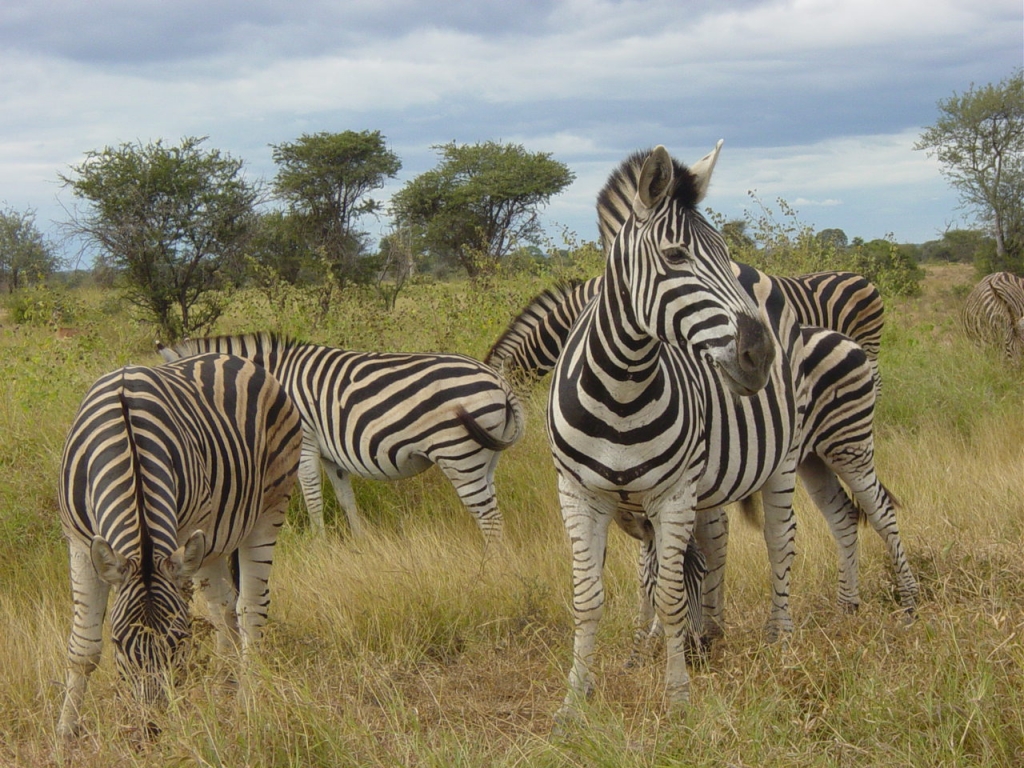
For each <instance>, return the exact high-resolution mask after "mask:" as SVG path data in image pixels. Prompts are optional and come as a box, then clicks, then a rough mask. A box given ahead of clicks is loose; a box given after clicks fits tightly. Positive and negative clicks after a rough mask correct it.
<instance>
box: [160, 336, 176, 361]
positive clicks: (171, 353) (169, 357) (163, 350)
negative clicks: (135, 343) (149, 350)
mask: <svg viewBox="0 0 1024 768" xmlns="http://www.w3.org/2000/svg"><path fill="white" fill-rule="evenodd" d="M156 351H157V352H159V353H160V357H162V358H163V359H164V362H165V363H171V362H174V361H175V360H178V359H180V358H181V355H180V354H178V353H177V352H176V351H175V350H174V349H173V348H171V347H168V346H166V345H165V344H164V343H163V342H162V341H160V339H157V340H156Z"/></svg>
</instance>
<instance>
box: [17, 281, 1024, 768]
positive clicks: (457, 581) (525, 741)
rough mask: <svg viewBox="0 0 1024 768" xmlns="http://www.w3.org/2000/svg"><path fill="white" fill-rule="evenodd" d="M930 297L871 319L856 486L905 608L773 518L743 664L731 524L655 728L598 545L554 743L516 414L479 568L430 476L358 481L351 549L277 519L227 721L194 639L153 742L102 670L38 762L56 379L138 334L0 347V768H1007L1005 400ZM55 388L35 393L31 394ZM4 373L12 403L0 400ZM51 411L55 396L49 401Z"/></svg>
mask: <svg viewBox="0 0 1024 768" xmlns="http://www.w3.org/2000/svg"><path fill="white" fill-rule="evenodd" d="M951 274H952V270H948V271H942V274H941V275H940V277H941V280H939V279H938V278H936V280H937V281H938V282H936V283H932V282H931V281H930V282H929V284H928V291H926V294H925V296H924V297H922V298H921V299H917V300H915V301H914V302H912V303H909V304H901V305H899V306H893V307H891V308H890V313H889V322H890V326H892V327H893V330H892V332H891V337H890V338H889V341H890V344H888V345H883V346H884V347H885V351H884V353H883V360H882V364H883V374H884V375H885V376H886V384H885V387H886V389H885V390H884V392H883V404H882V408H881V411H882V416H880V418H882V417H885V419H886V420H885V421H883V423H881V424H880V425H879V445H878V449H879V456H878V465H879V471H880V473H881V475H882V479H883V480H884V481H885V483H886V484H887V485H888V486H889V487H890V488H892V489H893V491H895V492H896V494H897V495H898V496H899V497H900V499H901V501H902V509H901V512H900V514H901V517H900V525H901V530H902V532H903V538H904V543H905V545H906V548H907V550H908V553H909V555H910V557H911V561H912V564H913V567H914V569H915V572H916V574H917V576H918V578H919V580H920V582H921V586H922V599H921V607H920V612H919V616H918V618H917V620H916V621H915V622H914V623H912V624H910V625H905V624H904V623H903V622H902V621H901V620H900V618H899V616H898V613H897V609H898V605H897V603H896V601H895V599H894V596H893V594H892V592H893V590H892V581H891V578H890V575H889V567H888V563H887V559H886V556H885V554H884V552H883V550H882V546H881V542H880V540H879V539H878V537H877V536H875V535H874V534H873V533H872V532H871V531H870V530H868V529H862V537H861V541H862V557H861V583H862V598H863V605H862V609H861V611H860V613H859V614H858V615H855V616H847V615H843V614H841V613H840V612H839V611H838V610H837V608H836V607H835V590H836V572H835V571H836V569H835V553H834V545H833V543H832V541H831V538H830V536H829V534H828V532H827V530H826V528H825V525H824V523H823V521H822V520H821V519H820V515H818V514H817V512H816V511H814V510H813V509H812V508H810V507H809V506H808V503H807V500H806V498H804V497H803V496H800V497H799V498H798V505H799V510H798V514H799V520H800V526H801V527H800V530H799V534H798V536H799V538H798V546H799V552H800V554H799V556H798V559H797V561H796V567H795V570H794V577H793V611H794V617H795V619H796V621H797V629H796V631H795V632H794V634H793V636H792V637H791V638H790V639H789V640H788V642H787V643H785V644H777V645H771V644H767V643H765V642H764V638H763V634H762V625H763V621H764V619H765V618H766V615H767V609H768V593H769V592H768V590H769V587H768V571H767V563H766V558H765V555H764V543H763V541H762V540H761V536H760V533H759V532H758V531H755V530H753V529H750V528H748V527H745V526H744V525H742V524H740V523H739V522H737V524H735V525H734V526H733V536H732V539H731V541H730V555H729V566H728V581H727V584H728V593H727V594H728V597H727V622H728V626H727V635H726V638H725V640H724V641H723V642H721V643H720V644H719V645H718V646H717V647H716V648H715V650H714V651H713V653H712V656H711V658H710V660H709V662H708V664H707V666H706V667H703V668H698V669H695V670H693V677H694V681H693V701H692V706H691V707H690V709H689V711H688V713H687V714H686V715H685V716H684V717H683V718H681V719H671V718H668V717H667V716H666V714H665V709H664V707H663V702H662V698H661V696H662V691H661V672H662V669H661V664H660V660H658V659H654V660H651V661H650V662H649V663H647V664H645V665H643V666H641V667H639V668H632V669H629V670H628V671H627V670H625V669H624V668H623V662H624V661H625V659H626V658H627V656H628V655H629V651H630V648H631V633H632V630H633V616H634V612H635V590H636V588H635V583H634V581H635V568H634V549H633V546H632V545H631V543H630V542H629V541H627V539H626V537H625V536H623V535H613V536H612V537H611V538H612V541H611V546H610V551H609V556H608V565H607V574H608V589H609V602H608V606H607V610H606V614H605V620H604V623H603V624H602V628H601V633H600V644H599V649H598V658H597V674H598V689H597V691H596V694H595V696H594V699H593V700H592V701H591V703H590V704H589V706H588V708H587V712H586V715H585V720H584V722H583V723H582V724H581V725H580V727H579V728H576V729H573V730H572V731H571V732H570V733H568V734H565V735H563V736H561V737H559V738H555V737H552V735H551V726H552V720H551V717H552V714H553V713H554V711H555V709H556V708H557V706H558V704H559V702H560V700H561V697H562V695H563V694H564V689H565V675H566V672H567V669H568V664H569V660H570V655H571V619H570V616H569V610H568V602H569V562H568V548H567V545H566V542H565V539H564V533H563V532H562V530H561V523H560V519H559V514H558V507H557V498H556V494H555V486H554V476H553V471H552V469H551V464H550V460H549V459H548V456H547V447H546V440H545V437H544V434H543V426H542V425H543V405H544V397H543V392H542V391H537V392H535V393H534V394H533V396H532V397H531V398H530V400H529V403H528V410H529V419H530V422H529V433H528V436H527V438H526V439H525V441H524V443H522V444H520V445H518V446H516V447H515V448H514V449H512V451H510V452H509V454H508V455H507V456H505V457H504V458H503V460H502V463H501V465H500V467H499V477H498V483H499V494H500V499H501V503H502V508H503V510H504V512H505V514H506V520H507V530H508V543H507V546H506V547H505V548H504V549H503V550H502V551H500V552H485V551H484V549H483V547H482V545H481V543H480V538H479V534H478V533H477V531H476V529H475V527H474V526H473V524H472V522H471V521H470V520H469V518H468V516H467V515H466V514H465V512H464V511H463V510H462V509H461V507H460V506H459V504H458V501H457V499H456V497H455V495H454V493H453V492H452V491H451V488H450V487H449V486H448V485H447V483H446V482H445V481H444V479H443V478H442V477H441V476H440V475H439V474H438V473H437V472H430V473H427V474H425V475H422V476H420V477H417V478H414V479H411V480H408V481H403V482H401V483H395V484H390V485H384V484H375V483H360V484H358V485H357V494H358V496H359V499H360V502H361V504H362V505H363V507H364V509H365V510H366V511H367V515H368V517H370V518H371V519H372V520H373V521H374V522H375V527H374V533H373V534H372V535H370V536H369V537H368V538H367V539H366V540H365V541H362V542H359V543H358V544H357V543H353V542H351V541H349V540H348V539H347V537H346V535H345V531H344V525H343V523H340V522H335V523H334V525H333V527H332V528H331V530H330V532H329V535H328V536H327V537H326V538H324V539H317V538H315V537H314V536H313V535H312V534H310V533H309V532H308V530H307V529H306V527H305V525H304V522H303V519H302V515H301V512H300V510H299V508H298V505H297V504H296V505H293V510H292V513H293V514H292V523H293V524H292V525H290V526H289V527H288V528H286V530H285V532H284V535H283V538H282V541H281V543H280V547H279V551H278V557H277V560H276V563H275V571H274V576H273V579H274V582H273V583H274V602H273V604H272V607H271V624H270V628H269V632H268V634H267V637H266V639H265V642H264V643H263V644H262V647H261V648H260V650H259V653H258V655H257V657H256V658H255V659H254V660H253V662H252V664H251V665H250V666H249V668H248V669H247V670H246V677H245V679H246V680H247V681H248V688H249V690H250V692H251V695H250V696H249V697H248V699H246V700H244V701H242V700H240V699H239V698H238V697H237V695H236V693H235V692H234V689H233V688H232V687H231V686H230V685H228V684H226V682H225V680H226V679H227V677H228V675H229V673H231V672H232V671H234V672H235V673H237V672H238V670H237V669H234V667H235V664H234V662H233V660H230V659H218V658H214V657H212V645H213V644H212V641H211V639H210V638H209V637H208V635H207V633H206V632H205V631H203V627H204V625H203V624H202V623H201V622H200V623H199V624H198V627H199V629H200V631H198V632H197V636H196V641H195V654H194V659H193V663H192V666H191V674H190V675H189V677H188V679H187V680H186V681H185V682H184V684H182V685H180V686H179V687H178V688H177V689H176V690H175V692H174V698H173V700H172V703H171V705H170V706H169V707H168V709H167V710H166V711H164V712H161V713H156V714H154V715H153V717H154V718H155V720H156V721H157V723H158V724H159V725H160V727H161V729H162V732H161V735H160V736H159V737H158V738H156V739H153V740H149V741H141V740H140V739H139V736H138V729H137V727H136V722H137V719H138V714H137V713H134V712H133V711H132V708H131V706H130V705H129V703H127V702H125V701H124V700H122V699H121V698H120V697H119V695H118V692H119V691H120V690H121V686H120V685H119V682H118V681H117V679H116V674H115V673H114V671H113V665H112V664H111V663H110V661H111V660H110V658H109V654H107V655H106V656H105V658H104V662H103V664H102V665H101V668H100V669H99V670H98V671H97V673H96V674H95V675H94V676H93V680H92V681H91V683H90V688H89V694H88V697H87V701H86V706H87V711H86V713H85V724H86V726H87V729H88V733H87V735H86V736H84V737H83V738H82V739H81V740H80V741H79V742H78V743H76V744H75V745H73V746H71V747H65V746H64V745H61V744H59V743H57V740H56V736H55V727H54V724H55V722H56V717H57V710H58V708H59V704H60V697H61V684H60V680H61V677H62V674H63V673H62V670H63V666H64V661H63V647H64V643H65V641H66V633H67V629H68V624H69V620H70V603H69V600H68V594H67V592H68V587H67V575H66V554H65V552H64V550H63V545H62V544H61V542H60V540H59V533H58V530H57V518H56V512H55V511H54V508H53V500H54V490H53V485H52V478H53V477H54V476H55V472H56V466H57V461H58V460H59V449H60V441H61V439H62V437H63V429H64V428H66V427H64V426H63V425H66V423H67V422H68V421H69V420H70V416H71V411H73V409H74V406H75V405H76V404H77V398H78V397H80V393H81V392H82V391H84V386H85V384H83V383H82V382H88V381H90V380H91V378H92V377H94V376H95V375H96V374H98V373H99V372H101V371H103V370H106V369H108V368H110V367H112V366H113V365H116V364H120V363H121V362H123V360H124V359H125V358H126V357H133V358H134V359H136V360H140V361H142V360H145V359H148V357H147V355H148V354H149V353H148V351H147V349H146V343H147V342H146V341H145V334H144V332H143V331H141V330H140V331H139V332H138V334H135V333H133V332H127V331H124V330H123V329H122V330H121V331H118V334H119V336H118V338H116V339H113V340H108V341H105V342H104V343H99V341H100V340H103V339H106V338H107V337H105V336H103V334H104V333H105V331H104V330H98V331H95V332H94V336H95V338H96V341H94V342H89V338H90V337H89V335H88V334H86V335H84V338H83V336H76V337H74V338H69V339H65V340H61V341H60V342H59V343H60V344H62V345H65V346H62V347H60V348H57V347H56V346H52V347H50V346H47V345H49V344H54V345H55V344H56V342H51V341H47V342H46V343H45V344H43V343H42V342H39V340H38V338H36V337H31V338H21V337H19V338H14V337H12V336H11V335H10V334H9V332H8V335H6V336H4V337H2V338H0V350H3V351H2V353H0V366H4V367H6V372H7V374H8V377H7V378H5V379H4V381H6V382H8V383H7V385H6V386H7V388H8V393H7V394H8V397H7V399H6V400H5V401H4V403H0V421H2V424H3V426H4V427H5V428H6V429H7V430H8V431H7V432H5V433H0V465H2V466H4V467H5V468H6V469H7V470H8V472H7V473H6V476H5V477H3V478H0V503H2V505H3V506H2V507H0V523H2V526H0V542H2V543H3V544H5V545H6V546H5V548H4V558H0V766H6V765H19V766H20V765H26V766H36V765H40V766H46V765H54V766H60V765H80V766H110V765H161V766H163V765H171V766H175V765H189V766H191V765H209V766H221V765H224V766H243V765H245V766H293V765H294V766H300V765H301V766H339V765H369V766H376V765H380V766H394V765H410V766H449V765H454V766H482V765H495V766H661V765H708V766H760V765H787V766H789V765H794V766H819V765H821V766H850V765H864V766H868V765H871V766H877V765H884V766H962V765H991V766H999V765H1014V764H1016V765H1020V764H1022V763H1024V673H1022V671H1021V670H1022V669H1024V651H1022V648H1024V646H1022V644H1021V636H1022V633H1024V610H1022V607H1024V558H1022V557H1021V551H1022V545H1024V447H1022V441H1021V439H1020V435H1021V430H1020V425H1021V417H1022V411H1021V403H1022V400H1024V386H1022V385H1021V383H1020V381H1019V380H1015V379H1014V378H1013V375H1011V374H1007V373H1006V372H1005V371H1001V370H1000V369H999V368H998V366H997V364H996V363H991V362H990V360H989V358H988V357H987V356H986V355H985V354H984V353H977V352H974V351H971V350H969V349H965V348H964V346H963V345H962V343H961V341H959V340H958V339H957V337H956V335H955V332H954V331H953V329H952V327H951V326H950V325H949V324H948V322H947V321H948V315H949V313H950V300H944V299H943V298H942V296H943V294H942V291H949V292H952V291H953V290H954V289H953V288H952V286H953V285H955V284H956V283H957V281H961V280H969V279H970V278H969V276H967V277H964V276H960V275H954V276H952V277H951V276H950V275H951ZM950 295H952V294H950ZM90 343H92V344H93V346H92V347H88V346H86V345H87V344H90ZM68 350H72V351H71V352H69V351H68ZM936 356H938V358H937V357H936ZM954 358H955V359H954ZM937 359H939V360H941V361H942V362H941V363H936V362H935V361H936V360H937ZM965 360H966V361H967V363H966V364H965V363H964V362H963V361H965ZM929 363H930V364H929ZM61 365H63V366H66V368H67V371H66V372H65V373H64V375H63V377H62V378H60V379H54V380H53V383H52V384H46V383H45V382H46V381H50V379H49V378H48V377H50V376H51V374H50V373H49V372H50V371H52V370H56V369H59V368H60V366H61ZM964 368H968V369H970V370H968V371H964V370H963V369H964ZM15 369H17V370H20V371H21V372H22V373H21V374H20V375H21V380H26V379H31V382H28V383H26V385H25V386H22V385H21V384H19V380H17V379H16V377H15V378H11V374H10V371H11V370H15ZM40 371H42V373H40ZM972 371H973V372H972ZM950 389H958V390H961V389H962V390H963V391H956V392H946V394H945V397H946V398H947V399H948V402H949V403H950V405H948V406H946V405H943V406H942V407H935V406H934V400H935V398H937V397H941V393H942V392H943V391H945V390H950ZM69 393H77V394H74V396H71V397H70V399H71V400H72V402H71V403H67V402H64V401H65V400H66V399H68V397H69ZM886 401H888V402H886ZM941 402H943V403H945V402H947V401H946V400H942V401H941ZM962 403H966V405H963V404H962ZM951 414H952V415H951ZM19 478H20V479H19ZM331 511H333V510H331Z"/></svg>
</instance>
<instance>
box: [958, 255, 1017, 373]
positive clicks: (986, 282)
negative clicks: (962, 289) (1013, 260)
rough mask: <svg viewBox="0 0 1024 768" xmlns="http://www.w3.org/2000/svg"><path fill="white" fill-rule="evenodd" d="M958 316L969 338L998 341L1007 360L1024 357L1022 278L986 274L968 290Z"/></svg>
mask: <svg viewBox="0 0 1024 768" xmlns="http://www.w3.org/2000/svg"><path fill="white" fill-rule="evenodd" d="M960 320H961V323H962V324H963V328H964V331H965V332H966V333H967V336H968V338H970V339H971V340H972V341H976V342H981V343H986V344H988V343H991V344H999V345H1001V346H1002V348H1003V351H1004V353H1005V354H1006V358H1007V359H1008V360H1010V361H1011V362H1015V363H1019V362H1020V361H1021V360H1024V279H1021V278H1019V277H1017V276H1016V275H1014V274H1011V273H1010V272H995V273H993V274H991V275H986V276H985V277H984V278H982V279H981V281H980V282H979V283H978V284H977V285H976V286H974V290H972V291H971V292H970V293H969V294H968V296H967V300H966V301H965V302H964V306H963V310H962V311H961V313H960Z"/></svg>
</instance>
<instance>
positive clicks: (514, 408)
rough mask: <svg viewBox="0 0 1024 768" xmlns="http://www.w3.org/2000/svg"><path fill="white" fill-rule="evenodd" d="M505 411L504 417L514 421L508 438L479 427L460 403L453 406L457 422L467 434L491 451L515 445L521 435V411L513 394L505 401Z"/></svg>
mask: <svg viewBox="0 0 1024 768" xmlns="http://www.w3.org/2000/svg"><path fill="white" fill-rule="evenodd" d="M505 413H506V418H508V419H512V421H513V422H514V423H515V432H514V433H513V434H512V436H511V437H510V438H508V439H503V438H499V437H495V436H494V435H492V434H491V433H490V432H488V431H487V430H486V429H484V428H483V427H481V426H480V423H479V422H478V421H477V420H476V419H474V418H473V417H472V416H471V415H470V413H469V411H467V410H466V409H465V408H463V407H462V406H461V405H459V406H456V408H455V415H456V416H457V417H458V419H459V423H460V424H462V426H463V427H465V428H466V431H467V432H469V436H470V437H471V438H473V440H475V441H476V442H477V443H478V444H479V445H481V446H482V447H484V448H487V449H488V450H491V451H504V450H505V449H506V448H511V447H512V446H513V445H515V443H516V441H518V440H519V438H520V437H522V436H523V431H524V430H523V426H524V421H523V412H522V409H521V408H520V407H519V402H518V401H517V400H516V399H515V398H514V396H513V397H511V398H509V399H508V401H507V402H506V404H505Z"/></svg>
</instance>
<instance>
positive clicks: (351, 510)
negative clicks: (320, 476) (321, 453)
mask: <svg viewBox="0 0 1024 768" xmlns="http://www.w3.org/2000/svg"><path fill="white" fill-rule="evenodd" d="M321 462H322V463H323V466H324V470H325V471H326V472H327V478H328V479H329V480H330V481H331V487H332V488H334V496H335V498H336V499H337V500H338V506H339V507H341V509H342V511H343V512H344V513H345V519H346V520H348V530H349V532H350V533H351V534H352V538H353V539H354V540H356V541H359V540H360V539H362V538H364V537H365V536H366V523H365V522H364V521H363V516H362V515H361V514H359V507H358V505H357V504H356V494H355V492H354V491H353V490H352V476H351V475H350V474H349V473H348V472H346V471H345V470H344V469H342V468H341V467H339V466H338V465H337V464H335V463H334V462H333V461H330V460H328V459H326V458H321Z"/></svg>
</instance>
